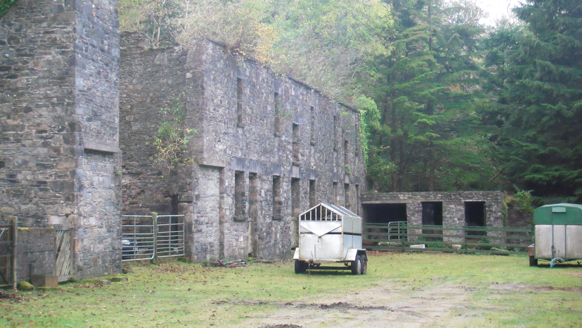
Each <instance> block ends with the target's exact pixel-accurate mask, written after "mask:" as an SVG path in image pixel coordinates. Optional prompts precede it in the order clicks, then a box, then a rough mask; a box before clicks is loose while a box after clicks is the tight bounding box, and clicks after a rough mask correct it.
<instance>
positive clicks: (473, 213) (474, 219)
mask: <svg viewBox="0 0 582 328" xmlns="http://www.w3.org/2000/svg"><path fill="white" fill-rule="evenodd" d="M485 217H486V215H485V202H465V225H466V226H469V227H484V226H485ZM467 234H468V235H475V236H482V235H485V234H486V232H485V231H467Z"/></svg>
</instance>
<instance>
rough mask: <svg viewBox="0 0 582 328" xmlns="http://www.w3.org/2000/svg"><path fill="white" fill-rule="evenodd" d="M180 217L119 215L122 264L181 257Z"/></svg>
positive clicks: (181, 217) (182, 222)
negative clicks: (120, 220) (120, 221)
mask: <svg viewBox="0 0 582 328" xmlns="http://www.w3.org/2000/svg"><path fill="white" fill-rule="evenodd" d="M184 239H185V238H184V215H156V214H152V215H122V261H124V262H127V261H147V260H153V261H156V260H157V258H160V257H173V256H184V254H185V250H186V248H185V246H184Z"/></svg>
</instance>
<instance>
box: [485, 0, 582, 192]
mask: <svg viewBox="0 0 582 328" xmlns="http://www.w3.org/2000/svg"><path fill="white" fill-rule="evenodd" d="M514 11H515V13H516V14H517V16H518V18H519V19H520V20H521V21H522V22H523V26H517V27H506V28H504V29H501V30H500V31H498V32H497V33H495V34H494V35H493V36H492V38H491V48H492V51H491V52H490V53H489V54H488V56H487V64H488V66H489V68H490V72H491V75H490V76H489V81H490V85H489V87H490V90H491V91H492V92H493V93H494V94H495V95H496V96H497V99H496V100H497V101H496V103H495V104H494V106H491V107H490V108H489V109H488V111H487V112H486V115H485V116H484V117H485V118H486V121H487V122H488V123H490V124H492V125H493V126H496V127H497V128H498V132H497V134H496V135H495V141H496V152H497V155H498V159H499V161H500V163H501V169H502V170H503V174H504V175H505V176H506V178H507V180H508V181H509V182H510V183H511V184H515V185H516V186H518V187H519V188H521V189H526V190H529V189H531V190H533V191H534V195H536V196H541V197H559V198H561V200H574V199H575V198H577V199H578V201H580V200H582V59H581V58H582V4H581V3H580V1H578V0H554V1H547V0H544V1H542V0H527V1H526V3H525V5H523V6H522V7H520V8H517V9H515V10H514ZM495 46H496V47H495Z"/></svg>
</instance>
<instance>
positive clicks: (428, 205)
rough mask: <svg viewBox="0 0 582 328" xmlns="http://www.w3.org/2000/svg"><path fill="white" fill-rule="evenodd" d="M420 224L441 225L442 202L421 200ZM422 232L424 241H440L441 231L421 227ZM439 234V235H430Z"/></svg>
mask: <svg viewBox="0 0 582 328" xmlns="http://www.w3.org/2000/svg"><path fill="white" fill-rule="evenodd" d="M422 225H437V226H442V225H443V203H442V202H422ZM422 234H423V235H427V236H424V239H425V240H426V241H432V240H440V241H442V239H443V237H442V235H443V231H442V230H433V229H422ZM431 235H440V236H431Z"/></svg>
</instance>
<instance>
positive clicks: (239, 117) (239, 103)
mask: <svg viewBox="0 0 582 328" xmlns="http://www.w3.org/2000/svg"><path fill="white" fill-rule="evenodd" d="M243 116H244V110H243V80H242V79H241V78H237V79H236V123H237V125H238V126H239V127H242V126H243Z"/></svg>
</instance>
